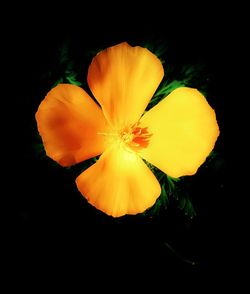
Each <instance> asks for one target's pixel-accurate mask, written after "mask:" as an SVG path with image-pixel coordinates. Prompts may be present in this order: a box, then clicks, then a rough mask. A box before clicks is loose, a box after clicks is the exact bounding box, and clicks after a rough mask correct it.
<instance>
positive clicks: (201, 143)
mask: <svg viewBox="0 0 250 294" xmlns="http://www.w3.org/2000/svg"><path fill="white" fill-rule="evenodd" d="M141 127H148V131H149V133H152V137H150V141H149V145H148V147H147V148H144V149H141V151H140V154H141V156H142V157H143V158H144V159H146V160H147V161H149V162H150V163H152V164H153V165H155V166H156V167H158V168H159V169H161V170H162V171H163V172H165V173H166V174H168V175H169V176H171V177H175V178H177V177H180V176H185V175H192V174H195V173H196V171H197V169H198V168H199V166H200V165H201V164H202V163H203V162H204V161H205V159H206V157H207V156H208V155H209V153H210V152H211V151H212V149H213V148H214V144H215V142H216V140H217V137H218V135H219V127H218V125H217V122H216V117H215V112H214V110H213V109H212V108H211V107H210V106H209V104H208V102H207V101H206V99H205V97H204V96H203V95H202V94H201V93H200V92H199V91H197V90H196V89H192V88H185V87H182V88H178V89H176V90H174V91H173V92H172V93H171V94H169V95H168V96H167V97H166V98H165V99H163V100H162V101H161V102H159V103H158V104H157V105H156V106H155V107H153V108H152V109H151V110H149V111H148V112H147V113H146V114H145V115H144V116H143V117H142V119H141Z"/></svg>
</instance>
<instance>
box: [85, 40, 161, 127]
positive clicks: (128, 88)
mask: <svg viewBox="0 0 250 294" xmlns="http://www.w3.org/2000/svg"><path fill="white" fill-rule="evenodd" d="M163 75H164V72H163V67H162V64H161V62H160V60H159V59H158V58H157V57H156V56H155V55H154V54H153V53H151V52H150V51H149V50H148V49H146V48H142V47H139V46H137V47H131V46H130V45H128V44H127V43H121V44H118V45H116V46H113V47H110V48H107V49H106V50H104V51H101V52H100V53H99V54H97V55H96V57H94V58H93V60H92V63H91V64H90V66H89V71H88V84H89V87H90V89H91V91H92V93H93V94H94V96H95V98H96V99H97V100H98V102H99V103H100V104H101V106H102V109H103V112H104V115H105V117H106V118H107V120H108V121H109V122H110V124H111V125H113V126H115V127H118V128H119V127H123V126H128V125H130V124H134V123H136V122H137V121H138V120H139V118H140V117H141V115H142V114H143V112H144V110H145V108H146V107H147V105H148V102H149V100H150V99H151V98H152V96H153V94H154V92H155V90H156V89H157V87H158V85H159V83H160V82H161V80H162V78H163Z"/></svg>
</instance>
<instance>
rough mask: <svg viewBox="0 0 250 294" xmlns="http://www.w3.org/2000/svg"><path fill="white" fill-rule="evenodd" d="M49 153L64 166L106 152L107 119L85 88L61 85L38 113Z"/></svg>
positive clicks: (48, 97)
mask: <svg viewBox="0 0 250 294" xmlns="http://www.w3.org/2000/svg"><path fill="white" fill-rule="evenodd" d="M36 120H37V125H38V130H39V133H40V135H41V137H42V140H43V144H44V147H45V150H46V153H47V155H48V156H49V157H51V158H52V159H54V160H55V161H57V162H58V163H59V164H61V165H62V166H70V165H73V164H75V163H78V162H81V161H82V160H85V159H87V158H91V157H94V156H96V155H99V154H101V153H102V152H103V150H104V145H105V142H104V140H105V137H104V136H102V135H98V132H103V131H104V130H105V123H106V122H105V118H104V116H103V113H102V111H101V109H100V107H99V106H98V105H97V104H96V103H95V102H94V101H93V100H92V99H91V98H90V97H89V96H88V94H87V93H86V92H85V91H84V90H82V89H81V88H79V87H77V86H75V85H70V84H59V85H58V86H56V87H55V88H53V89H52V90H51V91H50V92H49V93H48V94H47V96H46V97H45V99H44V100H43V101H42V102H41V104H40V106H39V108H38V111H37V113H36Z"/></svg>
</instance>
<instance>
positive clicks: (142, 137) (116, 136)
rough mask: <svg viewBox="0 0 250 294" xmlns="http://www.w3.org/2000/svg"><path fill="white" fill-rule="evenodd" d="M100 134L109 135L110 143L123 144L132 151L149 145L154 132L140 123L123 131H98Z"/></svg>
mask: <svg viewBox="0 0 250 294" xmlns="http://www.w3.org/2000/svg"><path fill="white" fill-rule="evenodd" d="M97 134H98V135H104V136H107V139H108V140H109V142H110V143H112V144H113V143H115V144H119V145H120V144H121V145H122V146H123V147H125V148H127V147H128V149H130V150H132V151H136V152H137V151H139V150H140V149H142V148H146V147H147V146H148V145H149V142H150V137H151V136H152V134H150V133H149V132H148V128H147V127H144V128H141V127H139V123H136V124H134V125H132V126H129V127H126V128H124V129H123V130H121V131H118V130H111V131H110V132H98V133H97Z"/></svg>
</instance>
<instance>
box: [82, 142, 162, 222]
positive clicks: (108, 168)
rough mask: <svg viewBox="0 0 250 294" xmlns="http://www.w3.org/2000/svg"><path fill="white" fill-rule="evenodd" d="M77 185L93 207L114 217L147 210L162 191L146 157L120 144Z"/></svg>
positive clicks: (85, 172)
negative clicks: (146, 163)
mask: <svg viewBox="0 0 250 294" xmlns="http://www.w3.org/2000/svg"><path fill="white" fill-rule="evenodd" d="M76 184H77V187H78V189H79V191H80V192H81V193H82V195H83V196H85V197H86V198H87V200H88V201H89V202H90V203H91V204H92V205H93V206H95V207H96V208H97V209H99V210H101V211H103V212H105V213H106V214H108V215H112V216H113V217H119V216H123V215H125V214H137V213H140V212H143V211H145V210H146V209H147V208H149V207H151V206H152V205H153V204H154V203H155V201H156V199H157V198H158V196H159V195H160V193H161V188H160V185H159V183H158V181H157V180H156V178H155V176H154V175H153V173H152V172H151V171H150V169H149V168H148V167H147V166H146V165H145V163H144V162H143V161H142V159H141V158H140V157H138V155H136V153H134V152H130V151H126V150H125V149H123V148H122V147H119V146H118V147H117V146H116V147H111V148H109V149H107V150H106V151H105V152H104V153H103V154H102V155H101V157H100V159H99V160H98V161H97V163H95V164H94V165H92V166H91V167H90V168H88V169H87V170H86V171H84V172H83V173H82V174H81V175H80V176H79V177H78V178H77V179H76Z"/></svg>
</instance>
